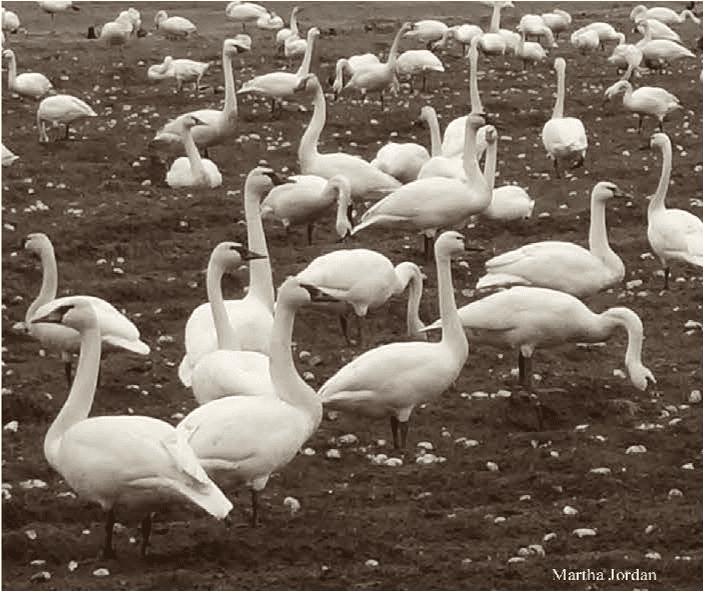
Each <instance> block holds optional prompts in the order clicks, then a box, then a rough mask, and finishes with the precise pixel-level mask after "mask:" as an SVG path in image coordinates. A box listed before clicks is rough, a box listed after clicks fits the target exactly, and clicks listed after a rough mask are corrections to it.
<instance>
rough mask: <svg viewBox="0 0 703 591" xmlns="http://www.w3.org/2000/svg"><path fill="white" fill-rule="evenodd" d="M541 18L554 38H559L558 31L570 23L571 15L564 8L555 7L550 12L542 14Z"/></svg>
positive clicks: (564, 29)
mask: <svg viewBox="0 0 703 591" xmlns="http://www.w3.org/2000/svg"><path fill="white" fill-rule="evenodd" d="M542 20H543V21H544V24H546V25H547V26H548V27H549V28H550V29H551V30H552V33H554V38H555V39H558V38H559V33H562V32H564V31H566V29H568V28H569V25H571V15H570V14H569V13H568V12H566V11H565V10H561V9H559V8H555V9H554V10H552V12H545V13H543V14H542Z"/></svg>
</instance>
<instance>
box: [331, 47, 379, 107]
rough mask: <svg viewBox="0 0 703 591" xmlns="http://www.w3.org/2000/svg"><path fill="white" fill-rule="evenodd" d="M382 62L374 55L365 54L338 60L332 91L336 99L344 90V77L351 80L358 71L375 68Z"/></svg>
mask: <svg viewBox="0 0 703 591" xmlns="http://www.w3.org/2000/svg"><path fill="white" fill-rule="evenodd" d="M380 63H381V60H379V59H378V56H376V55H375V54H373V53H363V54H361V55H352V56H351V57H348V58H344V57H340V58H339V59H338V60H337V65H336V66H335V78H334V81H333V83H332V90H333V91H334V96H335V98H337V97H339V93H340V92H342V90H343V89H344V76H345V75H346V76H347V77H349V78H351V77H352V76H353V75H354V72H355V71H356V70H360V69H363V68H366V67H367V66H370V65H371V66H374V65H377V64H380Z"/></svg>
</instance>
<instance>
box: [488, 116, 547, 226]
mask: <svg viewBox="0 0 703 591" xmlns="http://www.w3.org/2000/svg"><path fill="white" fill-rule="evenodd" d="M486 127H487V130H486V141H487V142H488V149H487V151H486V161H485V162H484V168H483V176H484V177H485V179H486V182H487V183H488V186H489V187H490V188H491V191H492V192H493V196H492V197H491V202H490V203H489V204H488V207H486V209H484V210H483V211H482V212H481V216H483V217H486V218H488V219H491V220H504V221H512V220H519V219H526V218H529V217H530V216H531V215H532V210H533V209H534V207H535V202H534V199H530V196H529V195H528V194H527V191H525V189H523V188H522V187H517V186H515V185H504V186H502V187H498V188H497V189H495V188H494V187H495V176H496V160H497V155H498V133H497V132H496V129H495V127H493V126H492V125H488V126H486Z"/></svg>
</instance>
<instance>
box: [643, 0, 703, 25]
mask: <svg viewBox="0 0 703 591" xmlns="http://www.w3.org/2000/svg"><path fill="white" fill-rule="evenodd" d="M643 18H646V19H655V20H658V21H660V22H662V23H664V24H666V25H680V24H682V23H685V22H686V19H687V18H690V19H691V20H692V21H693V22H694V23H695V24H697V25H700V24H701V20H700V19H699V18H698V17H697V16H696V15H695V14H693V12H692V11H690V10H682V11H681V12H680V13H679V14H677V13H676V12H675V11H673V10H672V9H671V8H666V7H664V6H656V7H654V8H647V7H646V6H643V5H642V4H639V5H637V6H635V7H634V8H633V9H632V11H631V12H630V19H631V20H633V21H635V22H637V21H639V20H641V19H643Z"/></svg>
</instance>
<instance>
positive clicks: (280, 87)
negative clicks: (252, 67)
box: [237, 27, 320, 113]
mask: <svg viewBox="0 0 703 591" xmlns="http://www.w3.org/2000/svg"><path fill="white" fill-rule="evenodd" d="M319 36H320V29H318V28H317V27H312V28H311V29H309V30H308V35H307V41H306V44H305V45H306V48H305V55H304V56H303V62H302V63H301V64H300V67H299V68H298V70H297V71H296V72H295V73H293V72H282V71H281V72H269V73H268V74H262V75H261V76H257V77H256V78H252V79H251V80H249V81H248V82H245V83H244V84H242V87H241V88H240V89H239V91H237V94H258V95H263V96H267V97H270V98H271V113H273V112H274V109H275V105H276V102H280V101H283V100H288V99H292V98H294V97H295V96H296V94H297V93H296V88H297V87H298V84H300V81H301V80H302V79H303V78H304V77H305V76H307V75H308V74H309V73H310V63H311V62H312V54H313V49H314V45H315V41H316V40H317V39H318V38H319Z"/></svg>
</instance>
